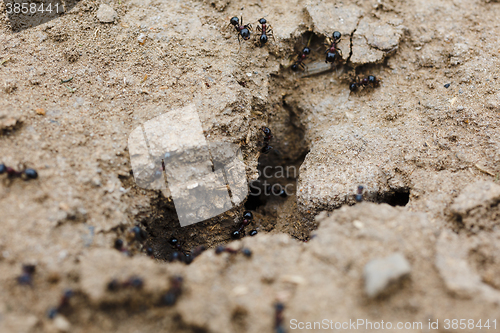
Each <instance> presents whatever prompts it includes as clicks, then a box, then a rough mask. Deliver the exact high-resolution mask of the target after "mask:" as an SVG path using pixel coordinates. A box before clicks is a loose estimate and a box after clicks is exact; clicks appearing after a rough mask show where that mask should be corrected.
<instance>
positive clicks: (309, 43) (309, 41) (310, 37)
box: [306, 31, 314, 47]
mask: <svg viewBox="0 0 500 333" xmlns="http://www.w3.org/2000/svg"><path fill="white" fill-rule="evenodd" d="M313 35H314V33H313V32H312V31H311V36H309V40H308V41H307V45H306V47H309V45H311V40H312V38H313Z"/></svg>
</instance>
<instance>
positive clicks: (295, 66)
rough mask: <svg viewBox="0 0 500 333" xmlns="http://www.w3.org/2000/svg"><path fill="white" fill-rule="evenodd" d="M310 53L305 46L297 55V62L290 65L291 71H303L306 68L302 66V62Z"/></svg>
mask: <svg viewBox="0 0 500 333" xmlns="http://www.w3.org/2000/svg"><path fill="white" fill-rule="evenodd" d="M309 53H311V49H309V48H308V47H307V46H306V47H304V48H303V49H302V52H301V53H300V54H299V57H298V58H297V60H296V61H295V62H294V63H293V65H292V71H294V72H295V71H297V70H298V69H299V68H301V69H303V70H304V69H305V68H306V66H305V65H304V63H303V61H304V59H305V58H307V56H308V55H309Z"/></svg>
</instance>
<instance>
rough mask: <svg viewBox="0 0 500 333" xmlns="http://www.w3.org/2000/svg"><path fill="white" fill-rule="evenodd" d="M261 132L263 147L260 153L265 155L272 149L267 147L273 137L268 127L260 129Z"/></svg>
mask: <svg viewBox="0 0 500 333" xmlns="http://www.w3.org/2000/svg"><path fill="white" fill-rule="evenodd" d="M262 132H264V147H262V149H261V153H263V154H267V153H269V151H270V150H271V149H273V147H272V146H270V145H269V142H270V141H271V139H272V138H273V135H272V133H271V130H270V129H269V128H268V127H262Z"/></svg>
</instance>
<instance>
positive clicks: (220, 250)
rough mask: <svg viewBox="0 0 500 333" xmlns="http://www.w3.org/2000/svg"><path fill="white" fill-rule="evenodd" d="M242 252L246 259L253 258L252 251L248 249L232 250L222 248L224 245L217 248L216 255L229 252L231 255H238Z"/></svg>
mask: <svg viewBox="0 0 500 333" xmlns="http://www.w3.org/2000/svg"><path fill="white" fill-rule="evenodd" d="M240 251H241V253H243V255H244V256H245V257H248V258H250V257H251V256H252V251H251V250H250V249H248V248H246V247H244V248H242V249H241V250H235V249H231V248H229V247H225V246H222V245H220V246H217V247H216V248H215V254H221V253H222V252H227V253H230V254H236V253H238V252H240Z"/></svg>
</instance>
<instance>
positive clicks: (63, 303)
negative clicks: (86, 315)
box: [47, 289, 75, 319]
mask: <svg viewBox="0 0 500 333" xmlns="http://www.w3.org/2000/svg"><path fill="white" fill-rule="evenodd" d="M74 294H75V293H74V292H73V290H71V289H67V290H66V291H65V292H64V293H63V295H62V296H61V300H60V301H59V305H58V306H57V307H52V308H50V309H49V311H48V312H47V317H49V319H54V318H55V317H56V315H57V314H58V313H59V312H61V310H64V308H66V307H68V306H69V300H70V299H71V298H72V297H73V296H74Z"/></svg>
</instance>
